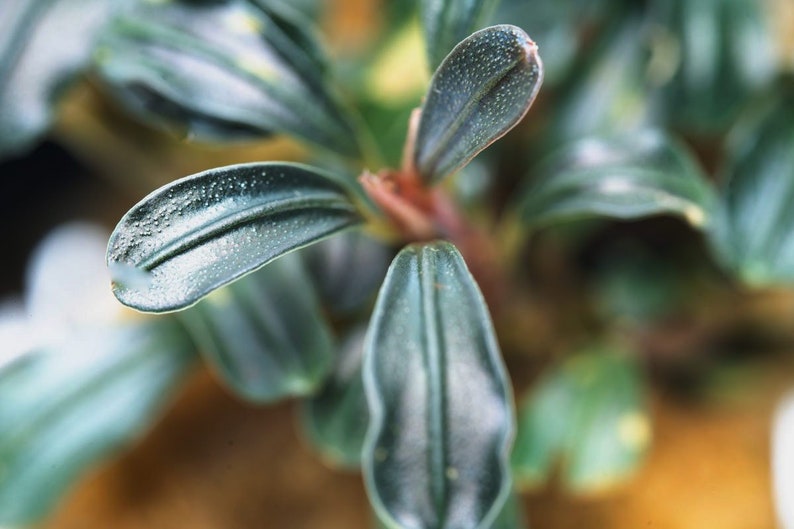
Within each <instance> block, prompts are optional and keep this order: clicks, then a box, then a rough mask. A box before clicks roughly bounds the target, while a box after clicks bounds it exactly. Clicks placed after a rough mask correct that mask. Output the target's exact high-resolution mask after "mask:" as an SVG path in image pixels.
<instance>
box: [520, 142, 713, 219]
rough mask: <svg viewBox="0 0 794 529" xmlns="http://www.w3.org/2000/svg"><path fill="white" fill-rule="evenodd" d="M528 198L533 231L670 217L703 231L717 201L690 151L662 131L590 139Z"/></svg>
mask: <svg viewBox="0 0 794 529" xmlns="http://www.w3.org/2000/svg"><path fill="white" fill-rule="evenodd" d="M538 173H539V174H538V176H537V178H536V179H535V180H534V181H533V182H532V183H531V184H530V185H529V186H528V188H527V189H526V191H525V192H524V194H523V195H522V202H521V204H520V206H519V210H520V214H521V216H522V218H523V221H524V222H525V223H526V224H528V225H539V224H549V223H552V222H559V221H561V220H567V219H570V218H576V217H584V216H601V215H603V216H607V217H617V218H636V217H642V216H647V215H653V214H660V213H667V214H674V215H679V216H681V217H684V218H685V219H686V220H688V221H689V223H690V224H692V225H693V226H697V227H702V226H705V225H707V224H708V223H709V222H711V220H712V217H713V210H714V208H715V203H716V195H715V192H714V190H713V189H712V187H711V185H710V184H709V183H708V182H707V181H706V179H705V177H704V176H703V174H702V172H701V170H700V169H699V167H698V165H697V162H696V161H695V160H694V158H693V156H692V155H691V154H690V153H689V152H688V151H687V150H686V148H685V147H684V146H683V145H681V144H679V143H678V142H675V141H673V140H672V139H670V138H669V137H668V136H666V135H664V134H663V133H661V132H659V131H653V130H645V131H641V132H637V133H634V134H632V135H630V136H619V137H606V138H593V139H584V140H580V141H578V142H574V143H573V144H571V145H568V146H566V147H564V148H562V149H560V150H559V151H558V152H556V153H553V154H552V155H551V156H550V157H549V158H548V159H547V160H546V161H545V163H543V164H542V165H541V168H540V170H539V171H538Z"/></svg>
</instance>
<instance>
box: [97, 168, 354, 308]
mask: <svg viewBox="0 0 794 529" xmlns="http://www.w3.org/2000/svg"><path fill="white" fill-rule="evenodd" d="M358 222H360V217H359V215H358V213H357V211H356V208H355V207H354V205H353V203H352V201H351V199H350V198H349V196H348V194H347V192H346V190H345V188H344V187H343V186H342V185H341V184H340V183H339V182H338V181H336V180H334V179H333V177H331V176H330V175H328V174H325V173H323V172H321V171H319V170H318V169H314V168H312V167H308V166H304V165H299V164H290V163H278V162H275V163H251V164H241V165H231V166H227V167H221V168H217V169H211V170H209V171H204V172H202V173H198V174H195V175H192V176H188V177H186V178H182V179H180V180H177V181H175V182H172V183H171V184H168V185H166V186H164V187H162V188H160V189H158V190H157V191H155V192H153V193H152V194H150V195H149V196H147V197H146V198H144V199H143V200H142V201H141V202H139V203H138V204H137V205H136V206H134V207H133V208H132V209H131V210H130V211H129V212H127V214H126V215H124V217H123V218H122V219H121V221H120V222H119V224H118V226H116V229H115V230H114V232H113V234H112V235H111V237H110V243H109V245H108V255H107V262H108V266H109V267H110V268H111V273H112V275H113V291H114V294H115V295H116V297H117V298H118V299H119V301H121V302H122V303H124V304H125V305H128V306H130V307H132V308H135V309H138V310H142V311H148V312H167V311H173V310H179V309H183V308H185V307H188V306H190V305H192V304H194V303H195V302H197V301H198V300H199V299H201V298H202V297H204V296H206V295H207V294H209V293H210V292H211V291H213V290H215V289H216V288H219V287H221V286H223V285H225V284H227V283H230V282H232V281H234V280H235V279H237V278H239V277H241V276H243V275H245V274H247V273H248V272H251V271H253V270H255V269H257V268H259V267H260V266H263V265H265V264H267V263H269V262H270V261H272V260H273V259H275V258H277V257H279V256H281V255H283V254H285V253H287V252H289V251H291V250H295V249H297V248H301V247H303V246H306V245H308V244H311V243H313V242H316V241H319V240H321V239H323V238H324V237H327V236H328V235H331V234H333V233H336V232H339V231H341V230H344V229H345V228H347V227H350V226H352V225H354V224H357V223H358Z"/></svg>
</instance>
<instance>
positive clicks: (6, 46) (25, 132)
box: [0, 0, 120, 156]
mask: <svg viewBox="0 0 794 529" xmlns="http://www.w3.org/2000/svg"><path fill="white" fill-rule="evenodd" d="M119 1H120V0H119ZM116 3H118V1H113V0H3V10H2V15H0V156H3V155H5V154H8V153H13V152H17V151H20V150H23V149H25V148H28V147H29V146H30V145H31V144H32V143H33V142H34V141H35V140H36V139H38V138H39V137H40V136H41V135H42V134H43V133H44V132H45V131H46V129H47V128H48V127H49V125H50V122H51V121H52V119H53V114H54V110H55V109H54V106H55V103H56V101H57V99H58V96H59V95H60V94H61V93H62V92H63V89H64V88H65V86H66V85H67V84H68V83H69V82H70V81H72V80H73V79H74V78H75V77H76V76H77V74H78V73H79V72H80V71H81V70H82V69H83V68H84V67H85V66H86V64H87V63H88V62H90V58H91V52H92V51H93V46H94V40H95V37H96V34H97V32H98V31H99V30H100V29H101V28H102V27H103V25H104V24H105V23H106V22H107V20H108V17H109V16H110V14H111V11H112V9H113V7H114V4H116Z"/></svg>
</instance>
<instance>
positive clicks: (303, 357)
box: [179, 253, 333, 402]
mask: <svg viewBox="0 0 794 529" xmlns="http://www.w3.org/2000/svg"><path fill="white" fill-rule="evenodd" d="M179 315H180V316H181V318H182V320H183V321H184V322H185V324H186V326H187V328H188V330H189V331H190V333H191V335H192V336H193V338H194V339H195V341H196V343H197V344H199V346H200V348H201V352H202V354H203V355H204V358H205V359H206V360H207V361H208V362H209V364H210V365H211V366H212V368H213V369H214V370H215V372H216V373H218V375H219V376H220V377H221V379H222V380H223V382H225V384H226V386H227V387H229V389H230V390H231V391H232V392H234V393H235V394H236V395H238V396H239V397H241V398H243V399H246V400H249V401H252V402H271V401H275V400H278V399H282V398H285V397H290V396H296V395H308V394H311V393H313V392H314V391H315V390H317V388H318V386H319V385H320V384H321V383H322V381H323V379H324V378H325V376H326V375H327V374H328V371H329V369H330V367H331V361H332V357H333V345H332V340H331V331H330V329H329V328H328V324H327V323H326V322H325V320H324V319H323V316H322V313H321V310H320V304H319V300H318V299H317V297H316V295H315V294H314V291H313V289H312V285H311V279H310V278H309V275H308V274H307V272H306V270H305V268H304V266H303V263H302V260H301V258H300V257H299V256H298V255H297V254H295V253H293V254H289V255H285V256H284V257H282V258H281V259H278V260H276V261H275V262H273V263H271V264H270V265H269V266H267V267H265V268H262V269H261V270H257V271H256V272H254V273H252V274H249V275H247V276H245V277H244V278H242V279H240V280H239V281H237V282H235V283H232V284H231V285H228V286H226V287H224V288H222V289H219V290H216V291H215V292H213V293H212V294H210V295H209V296H207V297H206V298H204V299H203V300H201V301H200V302H199V303H197V304H196V305H195V306H194V307H191V308H190V309H188V310H185V311H183V312H180V313H179Z"/></svg>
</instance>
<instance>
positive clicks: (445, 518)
mask: <svg viewBox="0 0 794 529" xmlns="http://www.w3.org/2000/svg"><path fill="white" fill-rule="evenodd" d="M364 383H365V388H366V393H367V400H368V402H369V408H370V417H371V419H370V421H371V422H370V427H369V430H368V432H367V440H366V444H365V448H364V456H363V468H364V475H365V479H366V485H367V490H368V493H369V496H370V501H371V503H372V504H373V505H374V506H375V509H376V511H377V513H378V515H379V516H380V517H381V518H382V519H383V521H384V522H385V523H386V525H387V526H388V527H394V528H405V529H408V528H411V529H413V528H422V529H440V528H453V527H454V528H488V527H490V526H491V524H492V523H493V521H494V519H495V517H496V516H497V515H498V514H499V511H500V510H501V508H502V506H503V504H504V502H505V500H506V498H507V495H508V493H509V491H510V471H509V469H508V468H507V454H508V452H509V449H510V443H511V438H512V433H513V409H512V396H511V390H510V386H509V382H508V379H507V377H506V374H505V369H504V366H503V365H502V360H501V355H500V353H499V348H498V345H497V343H496V339H495V337H494V333H493V328H492V324H491V319H490V316H489V314H488V310H487V308H486V306H485V302H484V301H483V298H482V295H481V293H480V291H479V289H478V288H477V285H476V283H475V282H474V279H473V278H472V276H471V274H470V273H469V271H468V270H467V268H466V265H465V263H464V262H463V258H462V257H461V255H460V254H459V253H458V251H457V249H455V247H454V246H452V245H451V244H449V243H444V242H439V243H433V244H427V245H418V244H417V245H411V246H408V247H407V248H405V249H404V250H403V251H402V252H400V254H399V255H398V256H397V257H396V258H395V260H394V262H393V263H392V265H391V267H390V269H389V272H388V274H387V276H386V280H385V282H384V284H383V287H382V289H381V291H380V294H379V297H378V302H377V305H376V308H375V312H374V314H373V316H372V320H371V323H370V327H369V331H368V335H367V341H366V345H365V349H364Z"/></svg>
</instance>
